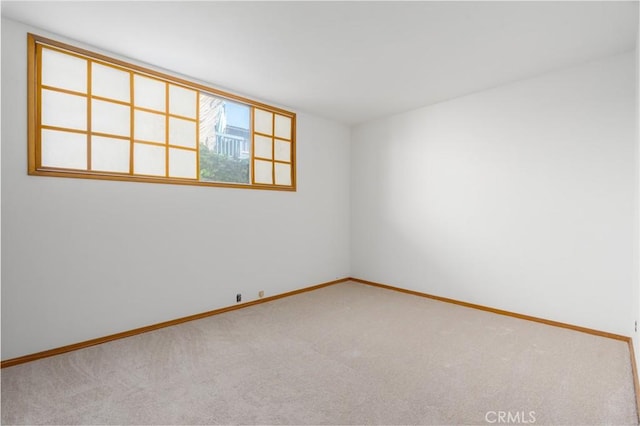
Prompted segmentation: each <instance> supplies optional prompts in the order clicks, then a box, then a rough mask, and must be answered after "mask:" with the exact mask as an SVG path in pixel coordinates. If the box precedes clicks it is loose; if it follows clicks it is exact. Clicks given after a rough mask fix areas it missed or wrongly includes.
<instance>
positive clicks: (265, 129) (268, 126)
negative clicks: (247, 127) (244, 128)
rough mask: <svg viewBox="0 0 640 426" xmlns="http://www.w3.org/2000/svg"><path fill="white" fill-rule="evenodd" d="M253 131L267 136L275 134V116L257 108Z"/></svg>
mask: <svg viewBox="0 0 640 426" xmlns="http://www.w3.org/2000/svg"><path fill="white" fill-rule="evenodd" d="M253 127H254V129H253V131H254V132H258V133H264V134H265V135H272V134H273V114H272V113H270V112H269V111H263V110H261V109H258V108H255V116H254V123H253Z"/></svg>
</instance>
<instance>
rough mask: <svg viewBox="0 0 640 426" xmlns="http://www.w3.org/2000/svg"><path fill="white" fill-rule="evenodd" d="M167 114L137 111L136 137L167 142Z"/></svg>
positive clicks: (143, 139)
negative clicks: (165, 128) (165, 129)
mask: <svg viewBox="0 0 640 426" xmlns="http://www.w3.org/2000/svg"><path fill="white" fill-rule="evenodd" d="M164 127H165V116H164V115H161V114H154V113H151V112H146V111H136V112H135V123H134V127H133V129H134V130H133V132H134V138H135V139H137V140H142V141H149V142H163V143H164V142H165V140H164V139H165V131H164Z"/></svg>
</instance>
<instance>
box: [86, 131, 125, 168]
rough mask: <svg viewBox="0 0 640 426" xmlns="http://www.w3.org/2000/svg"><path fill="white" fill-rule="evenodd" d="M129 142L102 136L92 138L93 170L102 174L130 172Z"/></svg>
mask: <svg viewBox="0 0 640 426" xmlns="http://www.w3.org/2000/svg"><path fill="white" fill-rule="evenodd" d="M129 148H130V144H129V141H127V140H123V139H115V138H105V137H102V136H92V137H91V169H92V170H98V171H102V172H121V173H128V172H129Z"/></svg>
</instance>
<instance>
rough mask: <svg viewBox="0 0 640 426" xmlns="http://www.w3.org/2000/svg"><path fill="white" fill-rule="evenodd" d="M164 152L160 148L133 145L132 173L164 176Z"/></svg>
mask: <svg viewBox="0 0 640 426" xmlns="http://www.w3.org/2000/svg"><path fill="white" fill-rule="evenodd" d="M165 154H166V150H165V148H163V147H161V146H154V145H147V144H143V143H136V144H134V150H133V173H135V174H137V175H154V176H165V173H166V169H165V160H166V157H165Z"/></svg>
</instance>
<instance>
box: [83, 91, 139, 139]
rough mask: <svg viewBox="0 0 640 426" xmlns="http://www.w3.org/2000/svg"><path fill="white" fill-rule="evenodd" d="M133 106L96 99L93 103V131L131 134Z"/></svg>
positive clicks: (123, 134) (121, 134) (122, 134)
mask: <svg viewBox="0 0 640 426" xmlns="http://www.w3.org/2000/svg"><path fill="white" fill-rule="evenodd" d="M130 121H131V108H130V107H128V106H124V105H120V104H115V103H113V102H106V101H99V100H96V99H94V100H93V101H92V105H91V131H92V132H97V133H109V134H112V135H119V136H129V133H130V131H131V126H130Z"/></svg>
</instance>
